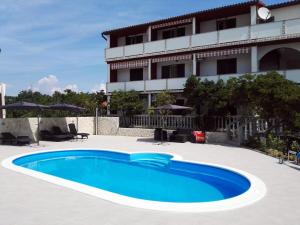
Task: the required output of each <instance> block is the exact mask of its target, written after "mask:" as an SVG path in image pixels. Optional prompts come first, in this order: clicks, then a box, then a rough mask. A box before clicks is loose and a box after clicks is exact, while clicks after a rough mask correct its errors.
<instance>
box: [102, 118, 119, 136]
mask: <svg viewBox="0 0 300 225" xmlns="http://www.w3.org/2000/svg"><path fill="white" fill-rule="evenodd" d="M118 130H119V117H99V118H98V134H99V135H117V133H118Z"/></svg>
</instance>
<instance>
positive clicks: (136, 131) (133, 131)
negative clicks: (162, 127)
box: [117, 128, 154, 137]
mask: <svg viewBox="0 0 300 225" xmlns="http://www.w3.org/2000/svg"><path fill="white" fill-rule="evenodd" d="M117 135H118V136H130V137H154V129H141V128H119V130H118V133H117Z"/></svg>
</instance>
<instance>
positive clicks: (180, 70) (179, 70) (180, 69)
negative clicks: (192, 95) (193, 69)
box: [176, 64, 185, 77]
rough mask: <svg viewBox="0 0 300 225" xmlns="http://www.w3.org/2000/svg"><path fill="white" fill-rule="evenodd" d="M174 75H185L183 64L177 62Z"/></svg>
mask: <svg viewBox="0 0 300 225" xmlns="http://www.w3.org/2000/svg"><path fill="white" fill-rule="evenodd" d="M176 77H185V64H177V74H176Z"/></svg>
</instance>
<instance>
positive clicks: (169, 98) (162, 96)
mask: <svg viewBox="0 0 300 225" xmlns="http://www.w3.org/2000/svg"><path fill="white" fill-rule="evenodd" d="M174 102H175V97H174V96H173V95H172V94H171V93H170V92H168V91H163V92H160V93H158V94H157V95H156V101H155V106H156V107H157V106H161V105H167V104H173V103H174Z"/></svg>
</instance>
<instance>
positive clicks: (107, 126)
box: [0, 117, 228, 144]
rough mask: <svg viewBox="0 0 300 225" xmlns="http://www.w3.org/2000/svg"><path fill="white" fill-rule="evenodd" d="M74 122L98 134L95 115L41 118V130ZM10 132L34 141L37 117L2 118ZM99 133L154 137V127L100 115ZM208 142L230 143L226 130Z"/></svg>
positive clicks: (2, 128)
mask: <svg viewBox="0 0 300 225" xmlns="http://www.w3.org/2000/svg"><path fill="white" fill-rule="evenodd" d="M70 123H74V124H75V125H76V127H77V130H78V132H85V133H89V134H96V127H97V124H96V121H95V117H78V118H76V117H63V118H40V123H39V124H40V130H51V129H52V127H53V126H59V127H60V128H61V130H63V131H68V124H70ZM1 132H10V133H12V134H14V135H15V136H22V135H26V136H29V137H30V138H31V139H32V140H33V141H36V140H37V133H38V120H37V118H8V119H0V133H1ZM97 134H98V135H116V136H131V137H153V136H154V129H141V128H120V127H119V118H118V117H99V118H98V130H97ZM206 135H207V142H208V143H216V144H218V143H219V144H224V143H228V136H227V134H226V133H225V132H207V133H206Z"/></svg>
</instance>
